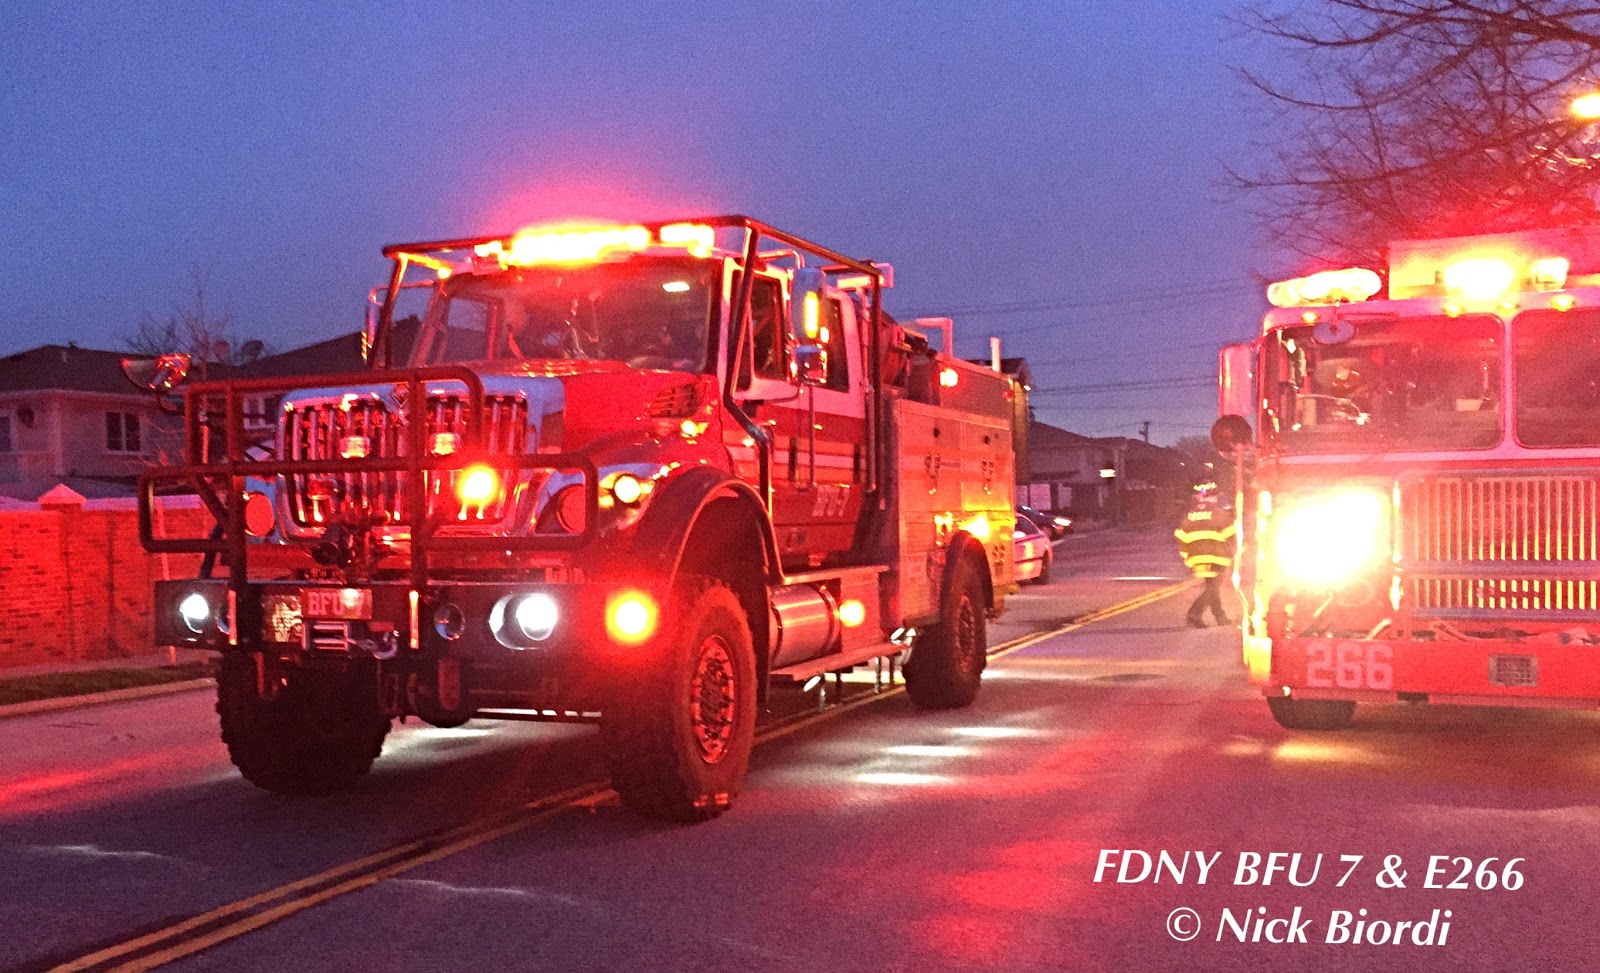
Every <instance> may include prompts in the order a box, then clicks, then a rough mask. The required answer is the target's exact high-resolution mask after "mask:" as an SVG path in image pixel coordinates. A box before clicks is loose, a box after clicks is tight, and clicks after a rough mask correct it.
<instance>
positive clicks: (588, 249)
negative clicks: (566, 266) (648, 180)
mask: <svg viewBox="0 0 1600 973" xmlns="http://www.w3.org/2000/svg"><path fill="white" fill-rule="evenodd" d="M648 246H650V231H649V230H648V229H646V228H644V227H642V226H609V227H603V228H599V229H585V230H564V231H555V232H531V233H519V234H517V236H515V237H513V238H512V240H511V251H510V252H509V253H507V254H505V255H504V257H503V259H504V261H505V262H506V263H507V264H508V265H510V266H513V267H529V266H533V265H535V264H562V263H582V262H585V261H589V260H598V259H600V257H602V256H605V255H607V254H610V253H614V252H616V251H618V250H628V251H634V250H643V249H645V248H646V247H648Z"/></svg>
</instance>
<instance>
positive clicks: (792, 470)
mask: <svg viewBox="0 0 1600 973" xmlns="http://www.w3.org/2000/svg"><path fill="white" fill-rule="evenodd" d="M796 300H797V302H798V305H797V306H796V308H795V313H794V314H792V315H791V324H792V327H793V330H794V340H795V342H796V344H797V345H806V344H811V345H817V346H820V347H822V348H823V349H824V351H825V353H826V368H825V369H824V371H825V378H824V380H823V382H822V383H821V384H806V385H805V386H804V388H803V390H802V392H801V396H800V399H799V400H798V401H797V402H796V403H795V404H794V408H795V410H796V412H798V413H800V415H799V416H798V417H797V425H798V430H797V431H798V433H799V435H798V436H797V437H796V442H795V443H794V445H793V446H792V447H791V448H792V450H793V458H792V459H791V460H790V462H789V466H788V468H787V469H786V470H785V471H784V472H785V473H786V474H788V475H790V476H791V477H792V478H793V480H794V482H795V484H796V493H797V494H798V495H799V497H798V499H800V500H801V501H806V502H808V503H809V509H806V510H804V511H803V512H802V516H803V518H804V520H805V521H806V524H807V532H808V533H809V535H810V537H811V541H812V544H813V546H814V548H815V549H816V550H818V551H821V552H823V553H824V555H825V556H835V555H839V554H842V553H845V552H848V551H850V550H851V549H852V548H853V546H854V544H855V541H856V526H857V522H858V521H859V519H860V516H861V503H862V500H861V494H862V488H863V485H864V480H865V472H866V459H867V457H866V448H867V434H866V433H867V427H866V406H865V402H864V399H863V397H862V391H861V379H860V376H861V373H862V366H863V362H864V360H865V356H864V355H863V353H862V351H863V350H862V345H861V328H860V326H859V321H858V319H857V315H856V305H855V303H854V301H853V300H852V299H851V298H850V296H849V295H848V294H847V293H845V292H843V291H838V290H835V289H833V288H829V287H826V286H822V287H817V288H814V289H812V288H807V289H804V290H802V292H801V294H800V296H799V297H798V298H797V299H796ZM807 305H810V307H808V306H807Z"/></svg>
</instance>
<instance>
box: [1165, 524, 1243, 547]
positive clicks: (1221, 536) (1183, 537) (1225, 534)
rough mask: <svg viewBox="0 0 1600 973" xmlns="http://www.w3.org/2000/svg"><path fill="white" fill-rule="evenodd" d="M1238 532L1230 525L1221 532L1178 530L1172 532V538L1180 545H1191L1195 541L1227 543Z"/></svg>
mask: <svg viewBox="0 0 1600 973" xmlns="http://www.w3.org/2000/svg"><path fill="white" fill-rule="evenodd" d="M1237 533H1238V531H1237V530H1235V529H1234V527H1233V525H1232V524H1229V525H1228V526H1227V527H1225V528H1223V529H1222V530H1184V529H1182V528H1179V529H1178V530H1175V531H1173V532H1172V536H1174V537H1176V538H1177V539H1178V542H1179V543H1181V544H1193V543H1194V542H1195V541H1229V540H1232V539H1233V536H1234V535H1235V534H1237Z"/></svg>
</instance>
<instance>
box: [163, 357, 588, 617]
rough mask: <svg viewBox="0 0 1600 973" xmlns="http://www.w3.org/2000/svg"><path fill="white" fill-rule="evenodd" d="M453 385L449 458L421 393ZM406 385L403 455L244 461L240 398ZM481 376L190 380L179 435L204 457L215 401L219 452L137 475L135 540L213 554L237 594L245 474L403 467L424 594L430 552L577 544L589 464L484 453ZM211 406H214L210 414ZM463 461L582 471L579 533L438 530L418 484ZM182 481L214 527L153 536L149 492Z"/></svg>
mask: <svg viewBox="0 0 1600 973" xmlns="http://www.w3.org/2000/svg"><path fill="white" fill-rule="evenodd" d="M437 382H455V383H459V384H461V385H463V386H465V387H466V393H467V394H466V398H467V411H466V431H465V435H464V436H463V446H462V449H461V450H460V451H458V452H456V453H453V454H451V455H448V456H433V455H430V453H429V451H428V442H427V435H428V432H427V423H426V417H427V414H426V409H427V404H428V403H427V393H428V391H429V388H428V385H429V383H437ZM384 383H388V384H393V385H401V384H404V385H406V386H408V388H407V391H408V393H409V394H408V395H407V396H406V400H405V402H404V403H403V405H402V406H401V411H402V412H403V414H404V415H405V417H406V434H407V436H408V441H407V450H406V453H407V455H405V456H398V457H382V458H374V459H348V460H347V459H337V460H291V459H276V458H275V459H250V458H248V457H246V455H245V450H246V448H247V442H246V436H245V432H244V411H243V401H242V400H243V397H244V396H245V395H260V394H262V393H281V392H292V391H295V390H296V389H309V388H327V387H334V388H339V387H349V386H371V385H374V384H384ZM483 400H484V392H483V381H482V379H481V378H480V377H479V376H478V375H477V373H475V372H473V371H472V370H471V369H468V368H464V367H460V366H438V367H431V368H416V369H406V370H399V369H395V370H374V371H368V372H346V373H342V374H336V375H316V376H307V377H303V378H297V379H274V378H262V379H236V380H221V381H215V382H201V383H197V384H195V385H193V386H191V387H190V388H188V389H187V390H185V392H184V416H185V440H186V445H187V453H188V455H189V457H191V459H192V458H195V457H204V456H206V455H207V454H208V452H209V451H210V446H211V438H210V437H211V434H212V433H213V432H214V431H215V429H214V428H213V426H212V425H211V424H209V423H204V422H202V421H201V418H200V414H201V409H202V408H203V407H205V408H209V409H212V410H215V409H217V408H219V407H220V410H221V419H222V429H221V432H222V434H223V435H222V438H223V452H224V454H225V459H224V460H223V461H221V462H210V463H190V464H187V465H184V466H169V467H166V468H163V469H158V470H150V471H148V472H146V473H144V474H143V475H141V476H140V477H139V540H140V543H141V544H143V546H144V548H145V550H147V551H149V552H151V553H153V554H209V555H213V556H217V557H221V558H223V559H224V561H225V562H226V564H227V568H228V587H229V588H230V590H232V591H233V592H234V593H236V594H239V593H242V592H243V590H244V588H245V586H246V585H247V584H248V583H249V546H250V545H249V538H248V537H247V535H246V532H245V520H244V500H245V482H244V481H245V478H246V477H254V478H257V479H273V478H278V477H285V476H295V475H312V474H356V473H404V474H407V475H408V481H409V483H410V484H412V485H413V488H412V489H409V490H407V491H406V497H405V502H406V507H407V510H406V513H407V518H408V520H409V523H410V527H411V536H410V560H411V569H410V570H411V578H410V581H411V587H412V589H413V590H415V591H418V592H420V591H423V590H424V589H425V588H426V587H427V584H428V577H429V571H428V557H429V555H431V554H436V553H454V554H463V553H487V552H496V551H499V552H529V551H560V550H572V549H575V548H578V547H582V546H583V545H585V544H587V543H588V542H589V541H590V540H592V539H593V537H594V533H595V531H596V524H597V520H598V516H599V503H600V483H599V473H598V471H597V470H596V469H595V466H594V463H593V462H592V461H591V460H590V459H589V458H588V457H586V456H582V455H579V454H574V453H546V454H531V455H505V454H500V455H492V454H487V453H485V452H484V451H483V442H484V437H485V434H486V430H485V428H484V426H485V423H484V420H483V417H484V414H485V412H484V403H483ZM212 414H213V415H215V414H216V413H215V412H214V411H213V413H212ZM468 466H487V467H489V468H490V469H493V470H495V471H496V472H497V473H500V474H501V476H502V478H503V480H504V481H505V482H507V483H509V482H511V478H510V476H509V475H508V474H514V473H515V474H520V473H522V472H525V471H528V470H536V469H551V470H565V471H577V472H580V473H582V474H583V483H584V513H585V516H584V526H583V529H582V530H581V531H577V532H573V533H561V534H524V535H503V536H502V535H494V536H483V535H477V536H453V535H448V534H445V535H441V534H440V533H439V532H438V528H439V526H440V525H439V524H434V523H429V520H428V517H427V495H426V494H427V491H426V490H422V489H416V488H415V485H416V484H419V483H421V482H422V480H423V478H424V476H425V475H426V474H430V473H441V472H451V471H458V470H461V469H464V468H466V467H468ZM175 486H183V487H189V488H191V489H193V490H194V492H195V493H197V494H198V495H199V497H200V502H201V505H202V506H203V507H204V508H205V510H206V511H207V512H208V513H210V514H211V517H212V520H213V526H212V528H211V529H210V531H208V533H207V536H204V537H157V536H155V517H154V510H155V499H156V494H157V491H158V489H159V488H162V487H166V488H171V487H175Z"/></svg>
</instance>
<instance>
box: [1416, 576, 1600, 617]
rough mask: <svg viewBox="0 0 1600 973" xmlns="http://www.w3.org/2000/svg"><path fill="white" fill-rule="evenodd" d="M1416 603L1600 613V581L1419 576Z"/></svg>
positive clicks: (1511, 611) (1425, 607) (1508, 611)
mask: <svg viewBox="0 0 1600 973" xmlns="http://www.w3.org/2000/svg"><path fill="white" fill-rule="evenodd" d="M1411 593H1412V599H1413V601H1412V604H1413V606H1414V607H1415V608H1416V609H1417V610H1419V611H1423V612H1426V613H1429V614H1432V613H1434V612H1433V610H1435V609H1443V610H1445V611H1447V612H1448V611H1450V610H1452V609H1467V610H1472V611H1478V612H1483V613H1489V612H1493V613H1496V614H1501V615H1508V616H1509V615H1516V616H1524V615H1527V614H1529V613H1538V612H1562V613H1566V614H1572V613H1579V612H1596V613H1600V582H1596V581H1584V580H1573V579H1559V578H1499V577H1496V578H1431V577H1430V578H1416V579H1413V580H1412V582H1411Z"/></svg>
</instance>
